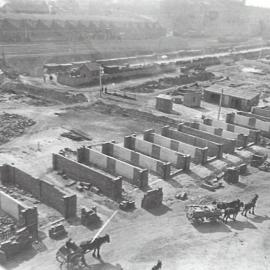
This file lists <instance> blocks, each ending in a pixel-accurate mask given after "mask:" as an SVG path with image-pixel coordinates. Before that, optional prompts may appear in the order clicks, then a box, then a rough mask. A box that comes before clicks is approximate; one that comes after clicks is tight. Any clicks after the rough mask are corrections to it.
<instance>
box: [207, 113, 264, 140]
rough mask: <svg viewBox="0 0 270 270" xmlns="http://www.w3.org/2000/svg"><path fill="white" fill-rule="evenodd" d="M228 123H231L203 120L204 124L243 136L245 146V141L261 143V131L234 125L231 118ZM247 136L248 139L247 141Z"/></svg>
mask: <svg viewBox="0 0 270 270" xmlns="http://www.w3.org/2000/svg"><path fill="white" fill-rule="evenodd" d="M228 121H230V122H227V123H226V122H223V121H220V120H215V119H210V118H206V119H204V120H203V123H204V124H206V125H210V126H214V127H217V128H222V129H223V130H224V131H229V132H234V133H238V134H239V135H242V136H243V140H244V142H243V144H245V140H248V142H252V143H253V142H255V143H257V142H258V141H259V137H260V131H258V130H252V129H248V128H246V127H241V126H237V125H234V124H233V122H231V121H232V119H230V118H228ZM246 136H247V137H248V138H247V139H246Z"/></svg>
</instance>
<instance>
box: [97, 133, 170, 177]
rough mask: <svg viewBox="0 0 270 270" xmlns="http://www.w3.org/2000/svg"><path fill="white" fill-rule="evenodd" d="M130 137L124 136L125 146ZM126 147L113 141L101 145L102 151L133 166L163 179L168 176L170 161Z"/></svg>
mask: <svg viewBox="0 0 270 270" xmlns="http://www.w3.org/2000/svg"><path fill="white" fill-rule="evenodd" d="M132 139H133V138H132V137H126V138H125V147H126V145H127V146H128V145H129V141H131V140H132ZM127 148H129V147H127ZM127 148H124V147H121V146H119V145H116V144H114V143H105V144H103V145H102V153H103V154H105V155H109V156H111V157H114V158H116V159H119V160H122V161H124V162H127V163H129V164H132V165H134V166H137V167H140V168H145V169H148V170H149V171H151V172H153V173H155V174H157V175H158V176H160V177H162V178H163V179H167V178H169V177H170V173H171V167H170V166H171V165H170V163H168V162H167V163H164V162H162V161H160V160H157V159H154V158H152V157H148V156H146V155H143V154H140V153H137V152H135V151H132V150H130V149H127Z"/></svg>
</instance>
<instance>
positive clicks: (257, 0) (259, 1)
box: [247, 0, 270, 8]
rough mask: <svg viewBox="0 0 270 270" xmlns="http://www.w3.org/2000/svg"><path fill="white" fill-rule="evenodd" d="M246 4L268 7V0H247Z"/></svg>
mask: <svg viewBox="0 0 270 270" xmlns="http://www.w3.org/2000/svg"><path fill="white" fill-rule="evenodd" d="M247 5H252V6H260V7H269V8H270V0H247Z"/></svg>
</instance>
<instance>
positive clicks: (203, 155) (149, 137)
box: [144, 130, 208, 164]
mask: <svg viewBox="0 0 270 270" xmlns="http://www.w3.org/2000/svg"><path fill="white" fill-rule="evenodd" d="M144 140H145V141H148V142H151V143H154V144H156V145H160V146H161V147H163V148H168V149H171V150H173V151H175V152H181V153H183V154H186V155H190V156H191V160H192V161H193V162H194V163H196V164H205V163H206V162H207V157H208V147H204V148H200V147H196V146H193V145H190V144H186V143H183V142H179V141H176V140H173V139H170V138H167V137H164V136H162V135H159V134H156V133H154V132H153V130H147V131H145V132H144Z"/></svg>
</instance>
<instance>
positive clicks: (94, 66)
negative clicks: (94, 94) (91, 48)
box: [80, 62, 100, 71]
mask: <svg viewBox="0 0 270 270" xmlns="http://www.w3.org/2000/svg"><path fill="white" fill-rule="evenodd" d="M83 67H86V68H87V69H88V70H89V71H97V70H100V65H99V64H97V63H95V62H88V63H83V64H82V65H81V66H80V68H83Z"/></svg>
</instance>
